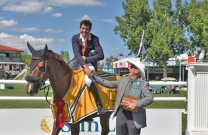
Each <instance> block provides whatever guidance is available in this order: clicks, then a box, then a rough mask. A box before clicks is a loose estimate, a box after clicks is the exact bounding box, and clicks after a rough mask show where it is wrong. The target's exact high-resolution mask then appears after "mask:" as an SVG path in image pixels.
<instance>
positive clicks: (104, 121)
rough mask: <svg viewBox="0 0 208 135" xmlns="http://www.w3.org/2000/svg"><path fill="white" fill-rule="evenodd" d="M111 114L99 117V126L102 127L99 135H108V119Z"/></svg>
mask: <svg viewBox="0 0 208 135" xmlns="http://www.w3.org/2000/svg"><path fill="white" fill-rule="evenodd" d="M111 114H112V112H107V113H105V114H104V115H102V116H100V125H101V127H102V131H101V135H108V133H109V131H110V129H109V118H110V116H111Z"/></svg>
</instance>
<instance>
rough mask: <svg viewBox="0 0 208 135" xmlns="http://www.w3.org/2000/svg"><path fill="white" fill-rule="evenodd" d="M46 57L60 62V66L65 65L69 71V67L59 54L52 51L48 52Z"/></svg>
mask: <svg viewBox="0 0 208 135" xmlns="http://www.w3.org/2000/svg"><path fill="white" fill-rule="evenodd" d="M48 56H49V57H52V58H54V59H56V60H58V61H60V62H61V64H62V66H63V65H66V66H65V67H68V69H69V70H71V68H70V67H69V65H68V64H67V63H66V61H65V60H64V59H63V58H62V57H61V56H60V55H59V54H57V53H55V52H53V51H52V50H48Z"/></svg>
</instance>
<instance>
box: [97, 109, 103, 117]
mask: <svg viewBox="0 0 208 135" xmlns="http://www.w3.org/2000/svg"><path fill="white" fill-rule="evenodd" d="M104 114H105V110H104V109H103V108H99V109H98V113H97V115H98V116H101V115H104Z"/></svg>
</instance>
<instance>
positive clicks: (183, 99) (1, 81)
mask: <svg viewBox="0 0 208 135" xmlns="http://www.w3.org/2000/svg"><path fill="white" fill-rule="evenodd" d="M149 83H150V85H151V86H153V85H157V86H158V85H160V86H168V85H176V86H184V85H187V82H149ZM0 84H27V81H25V80H0ZM46 84H50V82H49V81H46ZM50 98H51V97H48V99H50ZM0 100H45V97H26V96H24V97H23V96H22V97H20V96H18V97H17V96H0ZM154 101H186V97H155V98H154Z"/></svg>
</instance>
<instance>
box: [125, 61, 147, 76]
mask: <svg viewBox="0 0 208 135" xmlns="http://www.w3.org/2000/svg"><path fill="white" fill-rule="evenodd" d="M127 62H128V63H130V64H133V65H135V66H136V67H137V68H138V69H139V71H140V74H141V77H142V79H143V80H146V77H145V72H144V68H145V66H144V64H143V63H142V62H140V61H138V60H127Z"/></svg>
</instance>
